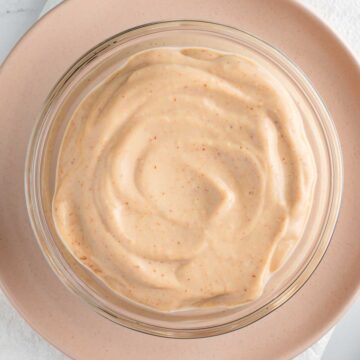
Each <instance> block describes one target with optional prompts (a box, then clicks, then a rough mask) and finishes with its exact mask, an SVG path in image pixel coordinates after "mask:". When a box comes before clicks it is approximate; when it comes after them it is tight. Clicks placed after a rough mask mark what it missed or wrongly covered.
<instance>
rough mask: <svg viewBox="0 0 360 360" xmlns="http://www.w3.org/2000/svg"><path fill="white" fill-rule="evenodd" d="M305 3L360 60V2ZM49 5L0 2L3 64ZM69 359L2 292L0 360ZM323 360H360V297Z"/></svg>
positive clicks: (28, 1) (27, 0) (324, 0)
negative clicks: (37, 331)
mask: <svg viewBox="0 0 360 360" xmlns="http://www.w3.org/2000/svg"><path fill="white" fill-rule="evenodd" d="M69 1H70V0H69ZM98 1H104V0H98ZM105 1H106V0H105ZM279 1H280V0H279ZM301 2H302V3H303V4H305V5H307V6H308V7H309V8H311V9H312V10H313V11H314V12H315V13H316V14H317V15H318V16H320V17H321V18H322V19H324V20H325V21H326V22H327V23H328V24H329V25H330V26H331V27H332V28H333V29H334V30H335V31H336V32H337V33H338V34H339V35H340V37H341V38H342V39H343V40H344V41H345V42H346V43H347V44H348V46H349V47H350V48H351V50H352V51H353V53H354V54H355V56H357V58H358V59H360V0H301ZM45 3H46V0H0V64H1V62H2V61H3V60H4V59H5V57H6V55H7V54H8V53H9V51H10V50H11V49H12V47H13V46H14V45H15V43H16V42H17V41H18V40H19V38H20V37H21V36H22V35H23V34H24V32H25V31H26V30H27V29H28V28H29V27H30V26H31V25H32V24H33V23H34V22H35V21H36V19H37V18H38V17H39V15H40V14H41V12H42V10H43V7H44V5H45ZM359 101H360V95H359ZM359 261H360V259H359ZM65 359H67V357H66V356H65V355H63V354H61V353H60V352H59V351H58V350H56V349H54V348H53V347H52V346H51V345H49V344H48V343H46V341H45V340H43V339H42V338H41V337H40V336H39V335H37V334H36V333H35V332H34V331H33V330H32V329H31V328H30V326H29V325H28V324H26V323H25V321H24V320H23V319H22V318H21V317H20V316H19V315H18V314H17V313H16V311H15V310H14V309H13V308H12V306H11V305H10V304H9V302H8V300H7V299H6V298H5V296H4V295H3V294H2V293H1V291H0V360H65ZM321 359H322V360H360V298H359V299H358V300H357V301H356V302H355V303H354V304H353V305H352V307H351V308H350V310H349V311H348V312H347V314H345V316H344V317H343V319H342V320H341V321H340V322H339V323H338V325H337V326H336V328H335V331H334V333H333V335H332V337H331V339H330V342H329V344H328V346H327V348H326V350H325V353H324V355H323V356H322V358H321ZM99 360H102V359H99ZM185 360H186V359H185ZM199 360H203V359H199ZM239 360H242V359H239ZM246 360H251V359H246ZM264 360H267V359H264Z"/></svg>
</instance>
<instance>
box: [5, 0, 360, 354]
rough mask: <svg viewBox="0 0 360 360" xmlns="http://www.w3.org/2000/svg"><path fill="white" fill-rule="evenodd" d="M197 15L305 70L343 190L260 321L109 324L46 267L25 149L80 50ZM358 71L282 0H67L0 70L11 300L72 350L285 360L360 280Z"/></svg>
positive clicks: (324, 31) (337, 45) (336, 311)
mask: <svg viewBox="0 0 360 360" xmlns="http://www.w3.org/2000/svg"><path fill="white" fill-rule="evenodd" d="M169 19H202V20H210V21H215V22H220V23H224V24H227V25H232V26H234V27H237V28H240V29H242V30H245V31H248V32H250V33H251V34H254V35H257V36H258V37H260V38H262V39H263V40H265V41H267V42H269V43H270V44H272V45H274V46H275V47H277V48H279V49H280V50H282V51H283V52H285V53H286V54H287V55H288V56H289V57H290V59H292V60H293V61H294V62H295V63H296V64H298V65H299V67H300V68H302V70H303V71H304V72H305V73H306V74H307V76H308V77H309V78H310V79H311V81H312V83H313V84H314V86H315V88H316V89H318V91H319V93H320V95H321V96H322V98H323V99H324V101H325V103H326V105H327V106H328V108H329V110H330V112H331V113H332V116H333V118H334V121H335V123H336V126H337V129H338V132H339V135H340V139H341V142H342V146H343V153H344V158H345V190H344V199H343V205H342V209H341V214H340V219H339V222H338V225H337V229H336V232H335V235H334V237H333V240H332V242H331V245H330V247H329V249H328V251H327V253H326V255H325V257H324V259H323V261H322V262H321V264H320V265H319V267H318V268H317V270H316V271H315V273H314V274H313V275H312V277H311V278H310V280H309V281H308V282H307V283H306V284H305V286H304V287H303V288H302V289H301V290H300V291H299V292H298V293H297V294H296V295H295V296H294V297H293V298H292V299H290V300H289V301H288V302H287V303H286V304H285V305H283V306H281V307H280V308H279V309H277V310H276V311H274V312H273V313H271V314H270V315H268V316H266V317H265V318H263V319H261V320H259V321H257V322H256V323H254V324H252V325H250V326H248V327H246V328H243V329H241V330H238V331H235V332H232V333H230V334H227V335H221V336H217V337H213V338H207V339H198V340H176V339H164V338H158V337H154V336H150V335H144V334H141V333H137V332H135V331H132V330H128V329H125V328H123V327H121V326H119V325H116V324H113V323H112V322H110V321H109V320H107V319H105V318H102V317H101V316H100V315H98V314H96V313H95V312H94V311H93V310H92V309H91V308H90V307H89V306H88V305H86V304H85V303H83V302H82V301H81V300H80V299H79V298H77V297H76V296H75V295H73V294H71V293H70V292H69V291H68V290H67V289H66V288H65V287H64V286H63V285H62V284H61V283H60V281H59V280H58V279H57V278H56V276H55V275H54V274H53V273H52V271H51V270H50V268H49V266H48V265H47V263H46V261H45V259H44V257H43V256H42V254H41V252H40V249H39V247H38V245H37V243H36V240H35V238H34V236H33V235H32V231H31V229H30V226H29V221H28V217H27V212H26V207H25V198H24V162H25V153H26V147H27V143H28V140H29V136H30V132H31V129H32V127H33V125H34V122H35V120H36V117H37V114H38V113H39V111H40V108H41V106H42V104H43V102H44V100H45V97H46V95H47V94H48V92H49V90H50V89H51V87H52V86H53V85H54V84H55V82H56V80H57V79H58V78H59V77H60V76H61V75H62V74H63V72H64V71H65V70H66V69H67V68H68V67H69V66H70V65H71V64H72V63H73V62H74V61H75V60H76V59H77V58H78V57H79V56H80V55H82V54H83V53H84V52H85V51H87V50H88V49H89V48H90V47H92V46H94V45H96V44H97V43H98V42H100V41H102V40H104V39H105V38H107V37H109V36H111V35H114V34H115V33H117V32H120V31H122V30H124V29H127V28H130V27H133V26H135V25H139V24H143V23H147V22H153V21H158V20H169ZM359 94H360V70H359V66H358V65H357V63H356V61H355V60H354V59H353V57H352V56H351V53H350V52H349V51H348V50H347V49H346V48H345V47H344V45H343V44H342V43H341V42H340V41H339V40H338V39H337V38H336V36H335V35H334V34H333V33H332V32H331V31H330V30H329V29H328V28H327V27H326V26H325V25H324V24H323V23H321V22H320V21H319V20H318V19H317V18H316V17H314V16H313V15H312V14H311V13H309V12H308V11H307V10H305V9H304V8H302V7H301V6H300V5H299V4H297V3H296V2H293V1H289V0H287V1H285V0H283V1H279V0H242V1H239V0H226V1H224V0H223V1H220V0H196V1H194V0H182V1H176V0H152V1H148V0H132V1H128V0H107V1H99V0H72V1H66V2H65V3H64V4H63V5H61V6H59V7H57V8H56V9H55V10H53V11H52V12H51V13H50V14H48V15H47V16H46V17H45V18H43V19H42V20H41V21H40V22H39V23H38V24H37V25H36V26H35V27H34V28H33V29H32V30H31V31H29V32H28V33H27V35H26V36H25V37H24V38H23V39H22V40H21V42H20V43H19V45H18V46H17V47H16V48H15V50H14V51H13V52H12V53H11V54H10V56H9V57H8V59H7V61H6V62H5V64H4V65H3V67H2V68H1V72H0V114H1V116H0V199H1V200H0V281H1V283H2V287H3V289H4V291H5V292H6V294H7V295H8V297H9V298H10V300H11V301H12V303H13V305H14V306H15V307H16V308H17V310H18V311H19V312H20V313H21V314H22V316H23V317H24V318H25V319H26V320H27V321H28V322H29V323H30V324H31V326H32V327H33V328H34V329H35V330H36V331H38V332H39V333H40V334H41V335H43V336H44V337H45V338H46V339H47V340H48V341H49V342H51V343H52V344H54V345H55V346H56V347H58V348H59V349H61V350H62V351H63V352H65V353H66V354H68V355H69V356H71V357H73V358H76V359H86V360H91V359H97V360H98V359H129V360H134V359H142V360H144V359H159V360H161V359H172V360H177V359H186V360H191V359H194V360H195V359H196V360H198V359H224V360H229V359H237V360H238V359H249V360H264V359H266V360H271V359H276V360H281V359H289V358H292V357H293V356H295V355H296V354H298V353H300V352H301V351H303V350H304V349H305V348H306V347H308V346H310V345H311V344H312V343H313V342H315V341H316V340H317V339H318V338H319V337H320V336H321V335H323V334H324V333H325V332H326V331H327V330H328V329H329V328H330V327H331V326H333V325H334V324H335V322H336V321H337V320H338V319H339V317H340V316H341V314H342V313H343V312H344V310H345V309H346V308H347V307H348V306H349V304H350V303H351V302H352V300H353V299H354V297H355V295H356V293H357V291H358V290H359V287H360V261H359V259H360V241H359V234H360V221H359V220H358V216H359V214H360V196H359V194H358V188H359V184H360V161H359V160H360V159H359V155H360V141H359V135H360V121H359V114H360V101H359Z"/></svg>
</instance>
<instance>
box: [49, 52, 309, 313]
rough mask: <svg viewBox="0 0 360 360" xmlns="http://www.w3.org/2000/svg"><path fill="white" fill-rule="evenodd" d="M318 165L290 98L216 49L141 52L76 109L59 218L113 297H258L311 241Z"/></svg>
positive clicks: (184, 302) (56, 210)
mask: <svg viewBox="0 0 360 360" xmlns="http://www.w3.org/2000/svg"><path fill="white" fill-rule="evenodd" d="M315 180H316V169H315V167H314V159H313V154H312V151H311V148H310V147H309V144H308V141H307V138H306V136H305V132H304V129H303V122H302V118H301V116H300V114H299V112H298V110H297V108H296V106H295V104H294V101H293V100H292V98H291V97H290V95H289V94H288V93H287V92H286V91H285V90H284V88H283V87H282V85H281V84H280V83H278V82H277V80H276V79H275V78H273V77H272V75H271V74H270V73H268V72H267V70H265V69H263V68H262V67H261V66H260V65H259V64H256V63H254V62H253V61H251V60H249V59H247V58H245V57H241V56H237V55H236V56H235V55H230V54H224V53H219V52H215V51H213V50H210V49H196V48H184V49H171V48H162V49H160V48H159V49H153V50H148V51H145V52H142V53H138V54H136V55H134V56H133V57H131V58H130V59H129V60H128V62H127V63H126V64H125V65H124V66H123V67H122V68H121V69H119V70H118V71H117V72H116V73H114V74H112V75H111V76H110V77H109V78H108V79H107V80H105V81H104V82H103V83H101V84H100V85H99V86H98V87H97V88H96V89H94V90H93V91H92V92H91V93H90V94H89V95H88V96H87V97H86V98H85V99H84V100H83V101H82V103H81V104H80V105H79V107H78V108H77V110H76V111H75V112H74V115H73V116H72V119H71V121H70V123H69V125H68V128H67V130H66V134H65V136H64V140H63V144H62V147H61V151H60V155H59V160H58V168H57V177H56V191H55V195H54V199H53V218H54V221H55V224H56V227H57V231H58V233H59V235H60V237H61V239H62V241H63V242H64V243H65V245H66V246H67V248H68V249H69V250H70V251H71V252H72V254H73V255H74V256H75V257H76V258H77V259H78V260H79V261H80V262H81V263H83V265H84V266H86V267H88V268H89V269H90V270H91V271H92V272H93V273H94V274H95V275H96V276H97V277H99V278H100V279H101V280H103V281H104V282H105V283H106V284H107V285H108V286H109V287H110V288H111V289H112V290H114V291H115V292H116V293H119V294H121V295H124V296H126V297H128V298H130V299H132V300H134V301H136V302H139V303H142V304H145V305H148V306H150V307H153V308H157V309H161V310H175V309H180V308H189V307H209V306H234V305H238V304H242V303H245V302H249V301H251V300H254V299H256V298H258V297H259V296H260V295H261V294H262V292H263V289H264V286H265V284H266V282H267V280H268V278H269V275H270V274H271V273H273V272H274V271H275V270H277V269H278V268H279V267H280V266H281V265H282V263H283V262H284V260H285V259H286V257H287V255H288V254H289V252H290V251H291V249H292V248H293V247H294V245H295V244H296V243H297V242H298V241H299V239H300V237H301V236H302V233H303V230H304V226H305V223H306V220H307V216H308V213H309V209H310V207H311V203H312V193H313V187H314V183H315Z"/></svg>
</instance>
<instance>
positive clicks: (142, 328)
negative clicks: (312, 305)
mask: <svg viewBox="0 0 360 360" xmlns="http://www.w3.org/2000/svg"><path fill="white" fill-rule="evenodd" d="M181 25H191V26H198V27H199V29H200V30H205V31H209V29H205V28H201V27H204V26H211V27H212V29H211V30H214V32H222V33H224V32H226V33H227V34H230V35H233V36H234V35H235V36H234V37H235V38H236V35H238V36H242V37H246V38H248V39H251V40H252V41H254V42H255V43H257V45H261V46H264V47H265V48H267V49H269V50H271V51H272V52H273V53H274V54H275V55H276V56H277V57H279V58H280V59H282V60H284V61H285V62H286V63H287V64H286V65H287V66H288V68H290V70H291V72H292V75H295V76H296V78H297V80H300V81H301V82H302V85H303V86H305V87H306V89H307V90H308V91H310V93H311V95H312V96H313V99H315V101H316V105H317V106H318V107H319V109H318V110H320V111H322V113H323V115H324V116H325V118H326V126H327V132H329V133H330V134H331V135H332V136H331V139H332V141H333V143H332V145H333V154H332V155H335V156H333V157H332V158H331V159H330V160H331V161H330V162H331V170H332V175H333V177H332V178H331V183H332V187H331V194H330V200H331V201H330V202H329V204H330V205H329V210H328V212H327V216H326V219H327V221H326V222H325V225H324V227H323V231H322V232H321V237H324V232H325V231H326V232H327V234H326V238H327V241H326V244H323V245H325V246H322V247H320V245H321V244H320V243H318V244H317V246H316V247H315V250H314V251H313V254H312V255H311V256H310V258H309V259H308V260H307V262H306V265H305V266H304V268H303V269H302V271H301V272H300V273H299V274H298V275H297V276H296V278H295V279H294V280H293V281H292V282H291V284H289V285H288V286H287V287H286V288H285V289H284V290H283V291H282V292H281V293H279V295H278V296H277V297H276V298H275V299H272V300H270V301H269V302H268V303H266V304H265V305H263V306H261V307H260V308H258V309H256V310H255V311H253V312H252V313H250V314H248V315H246V316H245V317H246V318H248V317H251V316H252V315H254V314H258V316H257V317H256V318H255V319H254V320H252V321H249V322H248V323H245V324H240V323H239V322H240V320H241V319H236V320H231V321H230V322H226V323H223V324H220V325H213V326H208V327H199V328H191V329H188V328H176V329H173V328H166V327H163V326H158V325H153V324H149V323H146V322H140V321H138V320H134V319H132V318H129V317H128V316H123V315H119V314H116V316H115V315H114V314H113V312H112V311H109V310H107V309H106V308H104V307H102V306H99V305H98V303H97V302H96V299H93V298H91V294H90V296H84V293H82V291H84V290H85V291H86V292H87V293H88V294H87V295H89V291H88V289H84V287H82V286H80V288H77V287H76V286H74V284H73V283H71V281H70V280H69V278H64V272H63V271H61V270H60V269H59V264H56V263H55V262H54V259H53V258H52V257H51V254H50V253H51V250H49V247H48V244H47V240H48V239H47V237H46V236H44V233H43V229H40V228H39V213H38V212H36V211H35V210H34V208H35V207H34V204H36V205H38V200H37V193H36V188H37V190H39V187H40V186H39V183H40V182H39V181H37V177H38V176H39V174H37V173H36V172H37V171H38V170H39V167H38V166H37V164H36V161H35V160H36V156H34V154H35V155H36V150H37V148H38V146H39V141H40V139H41V134H42V131H44V125H45V123H46V115H47V113H48V112H49V111H50V110H51V107H52V105H53V102H54V100H55V99H56V97H57V95H58V93H59V91H60V90H61V89H62V87H63V86H64V85H65V84H66V83H67V82H68V81H69V80H70V79H71V78H72V77H73V76H74V75H75V74H76V73H77V72H78V71H79V70H81V69H82V68H83V67H84V66H86V65H87V64H88V63H89V62H90V61H91V60H92V59H94V58H96V56H97V54H99V53H101V52H102V51H105V50H106V49H108V48H109V47H111V45H112V44H115V43H116V42H114V40H115V39H122V40H124V39H126V37H127V36H129V35H130V34H134V33H135V34H136V32H138V31H139V30H143V29H145V28H146V29H149V30H152V31H156V30H157V31H159V30H165V31H166V30H169V29H167V28H168V27H169V26H170V27H171V26H181ZM181 30H186V29H181ZM234 33H235V34H234ZM128 40H129V38H128V39H127V40H126V41H128ZM126 41H125V42H126ZM334 169H335V171H334ZM334 174H336V175H337V176H336V178H335V181H334ZM36 176H37V177H36ZM343 178H344V164H343V155H342V151H341V144H340V140H339V136H338V134H337V131H336V128H335V124H334V122H333V120H332V117H331V115H330V113H329V111H328V109H327V107H326V105H325V103H324V102H323V100H322V98H321V96H320V95H319V93H318V92H317V91H316V89H315V88H314V87H313V85H312V84H311V82H310V80H309V79H308V78H307V76H306V74H304V72H303V71H302V70H301V69H300V68H299V67H298V66H297V65H296V64H295V63H293V62H292V60H291V59H289V58H288V56H287V55H286V54H284V53H283V52H282V51H281V50H279V49H277V48H276V47H274V46H272V45H271V44H269V43H268V42H266V41H264V40H262V39H260V38H259V37H257V36H254V35H252V34H250V33H249V32H246V31H243V30H241V29H238V28H236V27H233V26H229V25H225V24H221V23H217V22H211V21H204V20H188V19H178V20H167V21H156V22H150V23H145V24H141V25H138V26H135V27H132V28H129V29H126V30H124V31H121V32H119V33H117V34H115V35H113V36H111V37H109V38H107V39H105V40H103V41H102V42H100V43H98V44H97V45H95V46H93V47H92V48H91V49H90V50H88V51H87V52H86V53H84V54H83V55H82V56H80V57H79V58H78V59H77V60H76V61H75V62H74V63H73V64H72V65H71V66H70V67H68V69H67V70H66V71H65V72H64V73H63V75H62V76H61V77H60V78H59V79H58V81H57V82H56V84H55V85H54V86H53V88H52V89H51V90H50V92H49V94H48V96H47V98H46V99H45V101H44V103H43V105H42V109H41V111H40V113H39V115H38V118H37V119H36V121H35V126H34V127H33V129H32V132H31V135H30V140H29V143H28V147H27V151H26V159H25V176H24V187H25V199H26V207H27V213H28V217H29V220H30V224H31V228H32V230H33V232H34V235H35V237H36V240H37V243H38V245H39V247H40V249H41V252H42V253H43V255H44V257H45V259H46V261H47V262H48V264H49V265H50V267H51V268H52V270H53V271H54V272H55V273H56V275H57V277H58V278H59V279H60V280H61V282H62V283H64V284H65V285H66V287H67V288H68V289H69V290H71V291H72V292H74V293H75V294H76V295H77V296H79V297H80V298H81V299H82V300H84V301H85V302H86V303H87V304H89V305H90V306H91V307H92V308H93V309H94V310H95V311H96V312H97V313H99V314H100V315H102V316H104V317H105V318H107V319H109V320H111V321H112V322H114V323H116V324H120V325H122V326H124V327H127V328H129V329H132V330H136V331H139V332H142V333H147V334H151V335H155V336H160V337H169V338H179V339H191V338H203V337H209V336H216V335H221V334H224V333H228V332H231V331H234V330H237V329H240V328H242V327H244V326H248V325H250V324H252V323H254V322H256V321H259V320H260V319H262V318H263V317H265V316H267V315H269V314H270V313H271V312H273V311H275V310H276V309H277V308H279V307H280V306H282V305H284V304H285V303H286V302H287V301H289V300H290V299H291V298H292V297H293V296H294V295H295V294H296V293H297V292H298V291H299V290H300V289H301V288H302V287H303V286H304V285H305V284H306V283H307V281H308V280H309V279H310V277H311V276H312V274H313V273H314V271H315V270H316V268H317V267H318V266H319V264H320V263H321V261H322V259H323V257H324V256H325V254H326V251H327V249H328V247H329V245H330V243H331V238H332V235H333V233H334V231H335V227H336V223H337V219H338V216H339V211H340V208H341V201H342V194H343V181H344V180H343ZM335 187H336V188H337V190H338V191H337V192H336V191H334V189H335ZM330 218H331V219H332V221H331V222H330V223H329V221H328V220H329V219H330ZM329 224H330V225H329ZM40 226H41V225H40ZM319 251H320V253H319ZM62 270H65V272H66V271H67V270H66V268H65V269H62ZM299 280H301V283H300V284H297V286H294V284H295V283H298V282H299ZM78 286H79V284H78ZM284 296H285V298H283V297H284ZM279 297H282V298H283V299H282V301H279V302H278V303H277V304H275V305H272V303H273V302H274V301H275V300H277V299H278V298H279ZM270 305H272V306H270Z"/></svg>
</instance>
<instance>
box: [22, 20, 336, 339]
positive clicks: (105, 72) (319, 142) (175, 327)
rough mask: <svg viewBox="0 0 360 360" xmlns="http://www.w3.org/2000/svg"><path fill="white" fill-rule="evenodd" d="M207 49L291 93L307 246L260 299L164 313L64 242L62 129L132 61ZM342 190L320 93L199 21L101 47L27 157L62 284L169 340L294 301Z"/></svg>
mask: <svg viewBox="0 0 360 360" xmlns="http://www.w3.org/2000/svg"><path fill="white" fill-rule="evenodd" d="M163 46H166V47H207V48H213V49H216V50H220V51H225V52H231V53H238V54H241V55H245V56H247V57H249V58H251V59H254V60H255V61H256V62H258V63H262V64H263V65H264V66H266V67H267V68H268V69H269V70H270V71H271V72H272V73H273V75H274V76H276V77H277V78H278V79H280V81H282V83H283V85H284V86H285V87H286V89H287V90H288V92H289V93H290V95H291V96H292V97H293V99H294V101H295V103H296V104H297V106H298V109H299V111H300V113H301V114H302V117H303V121H304V125H305V130H306V133H307V136H308V139H309V141H310V145H311V147H312V150H313V152H314V157H315V162H316V166H317V171H318V174H319V176H318V180H317V183H316V187H315V192H314V194H315V195H314V202H313V206H312V209H311V212H310V216H309V220H308V222H307V226H306V229H305V232H304V235H303V237H302V239H301V240H300V242H299V244H298V245H297V247H296V248H295V250H294V251H293V252H292V254H291V255H290V257H289V259H288V260H287V261H286V263H285V264H284V265H283V266H282V267H281V269H280V270H279V271H278V272H276V273H275V274H274V275H273V276H272V277H271V279H270V281H269V282H268V283H267V285H266V287H265V289H264V293H263V295H262V296H261V297H260V298H258V299H257V300H255V301H253V302H250V303H248V304H244V305H241V306H238V307H234V308H222V309H221V308H218V309H201V310H182V311H174V312H160V311H156V310H153V309H150V308H148V307H146V306H143V305H140V304H137V303H134V302H132V301H130V300H128V299H126V298H125V297H121V296H119V295H117V294H115V293H114V292H112V291H111V290H110V289H109V288H108V287H107V286H106V285H104V284H103V283H102V282H101V281H100V280H99V279H97V278H96V277H95V276H94V275H93V274H92V273H91V272H89V271H88V270H87V269H86V268H85V267H83V266H82V265H81V264H80V263H79V262H78V261H77V260H76V259H75V258H74V257H73V256H72V255H71V254H70V252H69V251H68V250H67V249H66V248H65V246H64V245H63V244H62V242H61V240H60V238H59V236H58V234H57V232H56V230H55V226H54V222H53V219H52V212H51V202H52V196H53V192H54V183H55V170H56V164H57V158H58V152H59V147H60V144H61V141H62V138H63V135H64V130H65V128H66V125H67V123H68V121H69V120H70V118H71V115H72V113H73V111H74V110H75V109H76V107H77V106H78V105H79V103H80V102H81V100H82V99H83V98H84V97H85V96H86V95H87V94H89V92H91V90H92V89H94V87H95V86H97V85H98V84H99V83H100V82H101V81H102V80H104V79H105V78H106V77H107V76H109V75H110V74H111V73H112V72H114V71H115V70H116V69H118V68H119V67H120V66H121V65H122V64H124V62H125V61H126V59H127V58H128V57H129V56H131V55H133V54H135V53H137V52H139V51H142V50H145V49H150V48H154V47H163ZM342 186H343V169H342V155H341V149H340V144H339V140H338V136H337V133H336V130H335V127H334V124H333V122H332V120H331V117H330V115H329V113H328V112H327V110H326V108H325V106H324V104H323V102H322V101H321V99H320V97H319V95H318V94H317V93H316V91H315V90H314V88H313V87H312V85H311V84H310V83H309V81H308V80H307V79H306V77H305V76H304V74H303V73H302V72H301V71H300V70H299V69H298V68H297V67H296V66H295V65H294V64H293V63H292V62H291V61H290V60H289V59H288V58H287V57H286V56H285V55H284V54H281V53H280V52H279V51H278V50H276V49H274V48H273V47H272V46H270V45H269V44H266V43H264V42H263V41H261V40H259V39H257V38H255V37H254V36H252V35H249V34H247V33H245V32H243V31H240V30H237V29H235V28H231V27H228V26H224V25H220V24H214V23H209V22H203V21H190V20H184V21H168V22H160V23H152V24H146V25H142V26H139V27H136V28H133V29H130V30H127V31H124V32H122V33H119V34H117V35H115V36H113V37H111V38H110V39H107V40H105V41H104V42H102V43H101V44H99V45H97V46H96V47H94V48H93V49H91V50H90V51H88V52H87V53H86V54H85V55H84V56H82V57H81V58H80V59H79V60H78V61H76V63H75V64H74V65H73V66H71V68H70V69H68V70H67V71H66V73H65V74H64V75H63V76H62V77H61V79H60V80H59V81H58V82H57V84H56V85H55V87H54V88H53V89H52V90H51V92H50V94H49V95H48V97H47V99H46V101H45V103H44V106H43V109H42V112H41V114H40V116H39V119H38V121H37V123H36V126H35V128H34V130H33V133H32V136H31V139H30V143H29V147H28V153H27V160H26V169H25V193H26V201H27V209H28V213H29V217H30V221H31V224H32V228H33V231H34V233H35V236H36V238H37V240H38V243H39V245H40V248H41V250H42V252H43V254H44V256H45V257H46V259H47V261H48V262H49V264H50V266H51V268H52V269H53V270H54V272H55V273H56V274H57V276H58V277H59V279H60V280H61V281H62V282H63V283H64V284H65V285H66V286H67V287H68V288H69V289H71V290H72V291H73V292H74V293H76V294H77V295H78V296H80V297H81V298H82V299H84V300H85V301H86V302H87V303H88V304H90V306H91V307H92V308H93V309H94V310H95V311H97V312H98V313H100V314H101V315H103V316H105V317H106V318H108V319H110V320H112V321H114V322H116V323H118V324H121V325H123V326H126V327H128V328H131V329H135V330H138V331H142V332H145V333H149V334H153V335H159V336H164V337H176V338H198V337H206V336H212V335H219V334H223V333H226V332H229V331H232V330H236V329H239V328H242V327H244V326H247V325H249V324H251V323H253V322H254V321H256V320H259V319H261V318H262V317H264V316H266V315H267V314H269V313H270V312H272V311H273V310H275V309H276V308H278V307H279V306H281V305H282V304H284V303H285V302H286V301H287V300H288V299H289V298H290V297H291V296H292V295H294V294H295V293H296V292H297V291H298V290H299V289H300V288H301V286H303V285H304V283H305V282H306V281H307V280H308V279H309V277H310V276H311V274H312V273H313V271H314V270H315V269H316V267H317V266H318V264H319V262H320V261H321V259H322V257H323V255H324V253H325V251H326V249H327V247H328V245H329V242H330V239H331V236H332V233H333V230H334V227H335V223H336V220H337V217H338V212H339V208H340V202H341V194H342Z"/></svg>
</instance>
